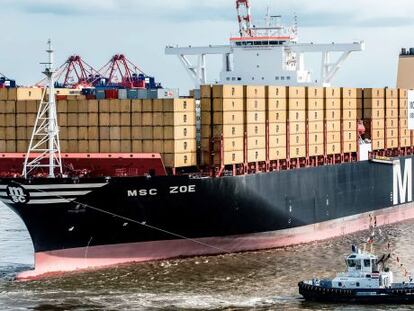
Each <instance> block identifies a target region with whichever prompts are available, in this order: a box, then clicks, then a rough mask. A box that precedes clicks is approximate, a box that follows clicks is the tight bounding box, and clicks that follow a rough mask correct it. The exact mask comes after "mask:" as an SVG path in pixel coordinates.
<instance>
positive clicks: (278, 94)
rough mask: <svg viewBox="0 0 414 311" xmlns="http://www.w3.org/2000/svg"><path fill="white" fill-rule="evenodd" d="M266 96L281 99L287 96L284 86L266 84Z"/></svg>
mask: <svg viewBox="0 0 414 311" xmlns="http://www.w3.org/2000/svg"><path fill="white" fill-rule="evenodd" d="M266 98H269V101H270V99H282V100H285V99H286V98H287V87H286V86H266Z"/></svg>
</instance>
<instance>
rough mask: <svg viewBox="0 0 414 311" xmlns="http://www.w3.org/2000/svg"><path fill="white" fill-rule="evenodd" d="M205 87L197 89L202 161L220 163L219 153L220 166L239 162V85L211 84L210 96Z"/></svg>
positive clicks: (241, 112)
mask: <svg viewBox="0 0 414 311" xmlns="http://www.w3.org/2000/svg"><path fill="white" fill-rule="evenodd" d="M208 87H209V86H207V87H205V88H204V89H203V90H202V92H201V95H202V97H203V98H202V102H201V120H202V126H201V137H202V141H201V146H202V160H203V161H202V162H203V163H204V164H205V165H211V164H215V165H220V164H221V161H220V157H221V154H222V158H223V163H224V165H230V164H239V163H243V162H244V108H243V106H244V102H243V86H232V85H224V86H223V85H215V86H213V88H212V93H211V96H212V97H210V98H207V96H208V94H209V92H208V90H207V89H208ZM212 157H213V158H214V160H213V161H211V160H212V159H211V158H212Z"/></svg>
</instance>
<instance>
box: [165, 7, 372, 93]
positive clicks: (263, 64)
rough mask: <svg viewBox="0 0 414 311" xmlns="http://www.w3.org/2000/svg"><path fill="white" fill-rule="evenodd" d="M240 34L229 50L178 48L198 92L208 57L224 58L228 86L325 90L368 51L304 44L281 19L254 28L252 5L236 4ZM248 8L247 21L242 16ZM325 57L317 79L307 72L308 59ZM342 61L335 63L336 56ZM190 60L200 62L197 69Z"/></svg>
mask: <svg viewBox="0 0 414 311" xmlns="http://www.w3.org/2000/svg"><path fill="white" fill-rule="evenodd" d="M236 5H237V10H238V14H239V16H238V20H239V24H240V26H239V33H238V34H237V35H236V36H232V37H231V38H230V43H229V44H228V45H219V46H212V45H209V46H204V47H192V46H189V47H172V46H168V47H167V48H166V50H165V53H166V54H167V55H177V56H178V57H179V59H180V61H181V63H182V64H183V66H184V67H185V69H186V70H187V72H188V73H189V75H190V77H191V78H192V80H193V81H194V84H195V88H199V87H200V85H202V84H207V83H208V81H207V59H206V57H207V55H217V54H219V55H222V59H223V67H222V71H221V73H220V81H217V82H219V83H222V84H244V85H245V84H249V85H287V86H300V85H321V86H329V85H330V83H331V81H332V79H333V78H334V76H335V74H336V73H337V72H338V70H339V69H340V67H341V65H342V64H343V62H344V61H345V60H346V58H347V57H348V56H349V55H350V54H351V53H352V52H354V51H362V50H363V49H364V43H363V42H354V43H345V44H336V43H330V44H313V43H302V44H301V43H298V29H297V25H296V23H295V25H294V26H291V27H286V26H283V25H282V24H281V16H270V15H269V12H268V14H267V15H266V18H265V26H264V27H255V26H254V25H252V22H251V21H252V19H251V15H250V5H249V1H248V0H238V1H236ZM243 8H244V9H245V12H246V13H245V15H242V13H241V12H242V11H243ZM307 53H319V54H320V56H321V68H320V74H319V75H318V76H312V74H311V71H310V70H309V69H308V68H306V66H305V54H307ZM333 53H335V54H337V55H338V56H337V57H336V59H335V60H333V59H332V54H333ZM190 57H197V64H196V65H194V64H193V63H192V62H191V60H190Z"/></svg>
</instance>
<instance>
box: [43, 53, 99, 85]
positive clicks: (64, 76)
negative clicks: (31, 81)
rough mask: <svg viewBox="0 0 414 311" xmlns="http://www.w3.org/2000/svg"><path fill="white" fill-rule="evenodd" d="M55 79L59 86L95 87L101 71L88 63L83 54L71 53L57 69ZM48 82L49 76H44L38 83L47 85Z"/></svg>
mask: <svg viewBox="0 0 414 311" xmlns="http://www.w3.org/2000/svg"><path fill="white" fill-rule="evenodd" d="M54 80H55V86H56V87H57V88H70V89H82V88H88V87H93V86H94V84H95V83H96V81H97V80H99V72H98V71H97V70H96V69H94V68H93V67H92V66H91V65H89V64H88V63H86V62H85V61H84V60H83V59H82V57H81V56H79V55H71V56H70V57H69V58H68V59H67V60H66V61H65V62H64V63H63V65H62V66H60V67H59V68H58V69H56V72H55V74H54ZM47 83H48V80H47V78H44V79H43V80H41V81H40V82H38V83H37V84H36V85H37V86H45V85H47Z"/></svg>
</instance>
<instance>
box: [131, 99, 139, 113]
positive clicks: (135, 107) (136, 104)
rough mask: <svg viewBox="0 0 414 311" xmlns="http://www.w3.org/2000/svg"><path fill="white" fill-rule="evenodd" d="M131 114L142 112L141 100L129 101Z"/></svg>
mask: <svg viewBox="0 0 414 311" xmlns="http://www.w3.org/2000/svg"><path fill="white" fill-rule="evenodd" d="M131 112H132V113H134V112H139V113H141V112H142V99H133V100H131Z"/></svg>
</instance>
